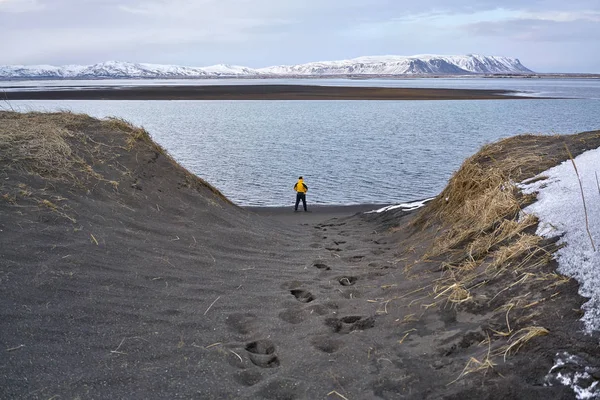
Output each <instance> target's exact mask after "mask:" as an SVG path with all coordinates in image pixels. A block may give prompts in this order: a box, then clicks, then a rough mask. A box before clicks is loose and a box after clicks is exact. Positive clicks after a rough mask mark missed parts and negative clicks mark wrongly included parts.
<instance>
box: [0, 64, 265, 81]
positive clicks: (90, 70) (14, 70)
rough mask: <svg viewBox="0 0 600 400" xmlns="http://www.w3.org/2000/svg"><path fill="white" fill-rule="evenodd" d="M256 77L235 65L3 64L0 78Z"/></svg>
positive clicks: (253, 73) (251, 71)
mask: <svg viewBox="0 0 600 400" xmlns="http://www.w3.org/2000/svg"><path fill="white" fill-rule="evenodd" d="M244 75H256V72H255V70H253V69H251V68H246V67H240V66H235V65H213V66H211V67H184V66H179V65H161V64H144V63H136V64H134V63H128V62H119V61H107V62H103V63H99V64H93V65H66V66H62V67H55V66H51V65H4V66H0V79H120V78H132V79H143V78H204V77H223V76H226V77H229V76H244Z"/></svg>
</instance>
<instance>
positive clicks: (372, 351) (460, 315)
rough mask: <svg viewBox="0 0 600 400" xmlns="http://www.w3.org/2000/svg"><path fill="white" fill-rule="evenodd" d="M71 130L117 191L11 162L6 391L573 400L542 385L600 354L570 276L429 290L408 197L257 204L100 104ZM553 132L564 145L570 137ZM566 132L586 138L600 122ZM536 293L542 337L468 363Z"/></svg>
mask: <svg viewBox="0 0 600 400" xmlns="http://www.w3.org/2000/svg"><path fill="white" fill-rule="evenodd" d="M0 122H1V119H0ZM78 130H79V131H81V132H84V133H85V134H86V135H87V137H88V138H89V139H90V140H89V143H94V144H95V145H96V146H97V152H96V153H95V154H96V157H97V159H96V161H97V162H95V163H94V171H95V172H96V173H97V174H99V175H100V176H103V177H104V178H105V179H106V180H113V181H116V182H118V187H116V188H115V186H114V185H112V184H109V183H107V182H106V181H103V180H97V179H95V178H89V177H86V176H85V173H84V172H74V173H75V174H81V176H79V175H76V177H79V178H80V179H78V180H77V182H78V183H74V182H75V181H58V180H51V179H48V178H46V177H43V176H40V175H39V174H38V175H32V174H29V173H27V172H26V171H24V170H23V169H19V168H16V167H15V166H14V165H8V164H6V165H4V164H3V165H0V352H1V354H2V357H1V358H0V398H2V399H50V398H54V399H58V398H61V399H62V398H68V399H71V398H82V399H85V398H93V399H125V398H127V399H164V398H169V399H178V398H181V399H190V398H197V399H238V398H247V399H325V398H331V399H336V398H337V399H342V398H347V399H404V398H406V399H424V398H426V399H509V398H511V399H512V398H520V399H562V398H566V399H568V398H574V394H573V392H572V391H571V390H570V389H568V388H565V387H562V386H545V385H544V383H545V376H546V375H547V373H548V371H549V370H550V368H551V367H552V365H553V362H554V357H555V355H556V353H558V352H560V351H569V352H570V353H572V354H580V355H585V357H586V359H587V360H588V361H589V362H590V363H592V364H595V365H600V357H599V356H598V351H597V343H598V337H597V336H588V335H585V334H583V333H582V332H581V328H582V325H581V323H580V322H579V318H580V316H581V312H580V310H579V309H580V306H581V304H582V302H583V300H584V299H582V298H581V297H579V296H578V295H577V285H576V284H575V283H574V282H569V283H567V284H565V285H562V286H560V287H558V288H556V289H554V290H550V291H548V292H544V291H542V290H541V289H540V288H541V286H539V284H538V283H531V285H530V286H528V285H523V286H519V287H517V288H515V289H514V290H512V291H511V290H506V291H504V292H502V293H501V294H500V295H498V296H497V297H496V298H495V299H494V300H493V301H489V300H490V299H491V298H492V297H494V296H495V295H497V294H498V292H500V291H501V290H502V289H504V288H505V287H506V282H505V281H503V280H502V279H498V280H497V281H490V282H489V283H488V284H487V285H483V286H481V287H480V288H479V289H477V290H476V291H474V293H475V300H474V301H473V302H470V303H465V304H460V305H453V304H450V303H444V302H437V304H434V303H436V299H435V298H434V296H433V295H432V285H434V284H435V282H436V279H437V278H439V277H440V274H441V264H440V261H439V260H438V261H432V260H429V261H423V260H422V256H423V254H424V252H425V251H426V250H427V249H428V247H429V246H430V245H431V240H432V239H433V237H434V235H435V227H431V228H428V229H427V230H417V229H416V228H414V227H412V225H411V224H410V222H411V221H412V220H413V219H414V218H415V215H416V213H415V212H412V213H409V212H405V211H402V210H395V211H390V212H387V213H385V214H364V213H359V214H355V215H352V212H351V210H349V209H345V210H346V211H348V213H347V214H346V215H344V216H341V215H339V214H336V212H338V213H339V209H337V208H335V207H333V208H331V209H327V208H322V209H319V210H315V211H314V212H313V213H306V214H305V213H293V212H292V208H291V207H290V209H289V213H284V212H282V211H280V212H279V213H274V212H272V211H273V210H271V211H269V210H261V209H258V210H257V209H253V210H252V211H248V210H244V209H241V208H239V207H237V206H235V205H233V204H231V203H229V202H228V201H226V200H225V199H223V198H222V196H220V194H219V193H218V192H216V191H215V190H213V189H212V188H210V187H209V186H207V185H206V184H204V183H203V182H201V181H199V180H196V179H191V178H190V176H189V174H188V173H187V172H186V171H185V170H183V169H182V168H181V167H179V166H177V165H176V164H174V163H173V162H172V160H171V159H170V158H168V157H166V156H165V154H164V153H163V152H161V151H160V149H158V148H156V147H154V146H152V145H151V144H149V143H148V142H145V141H138V142H137V143H136V145H135V146H134V147H133V149H131V150H130V151H128V150H126V149H125V148H124V147H125V146H124V144H125V138H124V136H125V135H124V134H123V132H120V131H115V130H113V131H111V130H109V129H107V127H106V125H105V124H102V123H100V122H99V121H96V120H92V119H90V120H89V121H88V122H86V123H85V124H82V125H81V126H79V127H78ZM1 133H2V128H1V126H0V135H1ZM541 140H543V141H544V142H545V143H546V142H547V146H544V149H543V151H544V152H545V153H547V154H548V156H549V157H553V158H556V159H557V160H559V159H564V158H565V156H564V154H563V153H564V146H563V145H562V141H564V140H565V139H564V137H548V138H546V139H541ZM566 140H569V141H570V143H571V144H572V146H571V151H572V152H574V153H576V152H580V151H583V150H585V149H588V148H593V147H598V146H600V133H599V132H595V133H587V134H581V135H579V136H577V137H570V138H568V139H566ZM552 143H554V144H553V145H551V144H552ZM581 143H583V144H581ZM578 144H581V145H578ZM73 146H74V148H75V150H76V151H80V150H81V149H78V148H77V147H76V146H82V144H81V143H80V142H77V143H73ZM506 151H507V152H510V149H506ZM533 172H534V171H529V174H532V173H533ZM82 182H84V184H83V183H82ZM44 199H45V200H48V201H50V202H52V204H55V205H57V207H56V208H52V207H48V206H47V203H43V202H42V200H44ZM44 204H45V205H44ZM330 212H331V213H330ZM422 212H427V210H426V209H424V211H422ZM305 218H308V219H305ZM540 268H541V271H545V272H552V271H554V269H555V265H553V264H549V265H545V266H543V267H540ZM536 285H538V286H536ZM531 291H534V292H535V293H539V299H540V300H544V301H541V302H540V303H539V305H536V306H535V307H531V308H529V309H520V310H513V311H511V313H510V314H509V318H510V320H511V324H512V325H513V326H512V327H513V329H514V330H517V329H519V328H521V327H524V326H530V325H536V326H538V325H539V326H543V327H545V328H546V329H548V331H549V334H548V335H546V336H541V337H536V338H534V339H532V340H531V341H530V342H528V343H526V344H525V345H524V346H523V347H522V348H521V349H520V350H519V351H518V352H517V353H516V354H510V355H509V356H508V357H507V358H506V361H504V360H503V357H502V356H494V357H492V360H493V362H494V364H495V365H494V367H493V368H489V369H487V370H485V371H479V372H472V373H469V374H466V375H464V376H462V377H460V376H461V373H463V371H464V368H465V366H466V365H467V363H468V362H469V360H470V359H471V358H472V357H473V358H475V359H477V360H479V361H482V360H483V359H484V358H485V357H486V355H487V354H488V351H490V350H491V351H492V352H493V351H495V350H497V349H498V348H500V347H501V345H503V344H506V339H505V338H501V337H494V338H493V340H492V341H491V344H490V345H488V344H484V343H482V342H484V341H485V340H486V338H487V337H488V336H494V331H493V330H492V329H494V330H496V331H501V330H502V329H505V325H506V324H505V321H506V312H505V311H498V310H497V305H498V304H502V303H503V302H504V301H507V300H508V299H510V298H512V297H514V296H517V295H520V294H525V293H527V292H531ZM555 293H558V294H555ZM459 377H460V378H459ZM457 378H458V379H457Z"/></svg>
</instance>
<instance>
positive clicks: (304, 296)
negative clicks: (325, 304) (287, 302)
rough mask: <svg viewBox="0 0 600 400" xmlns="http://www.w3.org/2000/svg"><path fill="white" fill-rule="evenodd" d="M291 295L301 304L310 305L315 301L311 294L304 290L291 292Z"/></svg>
mask: <svg viewBox="0 0 600 400" xmlns="http://www.w3.org/2000/svg"><path fill="white" fill-rule="evenodd" d="M290 293H291V294H292V295H293V296H294V297H295V298H296V300H298V301H299V302H301V303H310V302H311V301H313V300H314V299H315V296H313V295H312V294H311V293H310V292H308V291H306V290H302V289H294V290H290Z"/></svg>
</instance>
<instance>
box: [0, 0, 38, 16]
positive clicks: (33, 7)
mask: <svg viewBox="0 0 600 400" xmlns="http://www.w3.org/2000/svg"><path fill="white" fill-rule="evenodd" d="M43 9H44V6H43V5H42V4H40V3H39V1H38V0H0V13H3V12H6V13H26V12H31V11H40V10H43Z"/></svg>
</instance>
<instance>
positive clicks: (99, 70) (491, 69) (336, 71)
mask: <svg viewBox="0 0 600 400" xmlns="http://www.w3.org/2000/svg"><path fill="white" fill-rule="evenodd" d="M530 72H532V71H531V70H529V69H527V68H526V67H524V66H523V65H522V64H521V63H520V62H519V60H518V59H516V58H509V57H496V56H481V55H474V54H469V55H466V56H438V55H430V54H424V55H417V56H410V57H405V56H373V57H358V58H354V59H351V60H340V61H322V62H312V63H307V64H300V65H279V66H273V67H266V68H259V69H252V68H247V67H243V66H237V65H224V64H219V65H213V66H210V67H186V66H178V65H160V64H144V63H128V62H119V61H107V62H103V63H99V64H93V65H87V66H85V65H66V66H62V67H56V66H52V65H0V79H107V78H111V79H118V78H140V79H142V78H210V77H244V76H245V77H257V76H269V77H273V76H294V75H326V76H331V75H404V74H411V75H414V74H424V75H427V74H442V75H443V74H448V75H463V74H494V73H501V74H510V73H530Z"/></svg>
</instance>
